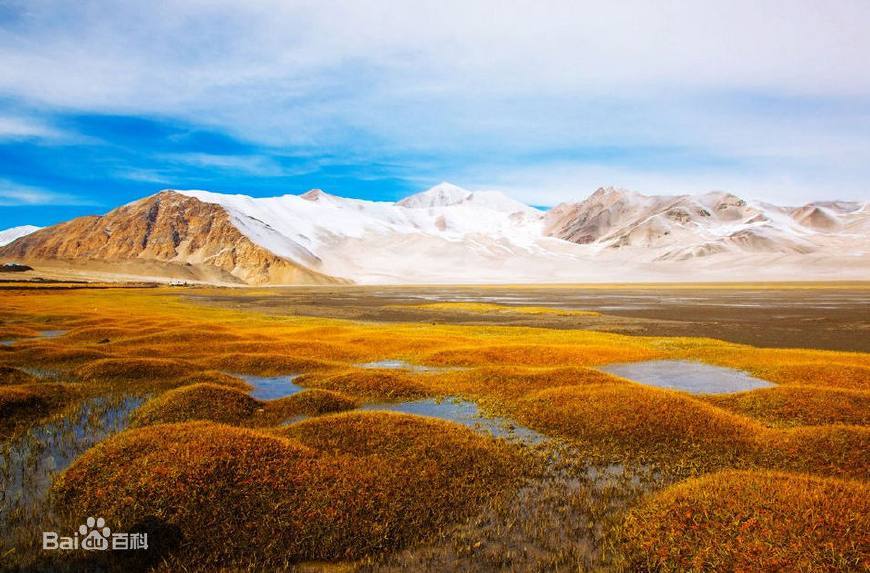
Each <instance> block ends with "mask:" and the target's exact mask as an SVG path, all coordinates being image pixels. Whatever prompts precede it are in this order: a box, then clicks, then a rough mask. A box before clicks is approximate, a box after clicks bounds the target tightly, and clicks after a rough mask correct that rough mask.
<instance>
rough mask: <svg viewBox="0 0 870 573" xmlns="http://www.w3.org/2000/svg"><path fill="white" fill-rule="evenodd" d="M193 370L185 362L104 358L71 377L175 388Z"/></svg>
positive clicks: (193, 371) (195, 369)
mask: <svg viewBox="0 0 870 573" xmlns="http://www.w3.org/2000/svg"><path fill="white" fill-rule="evenodd" d="M197 370H198V368H197V367H196V366H195V365H193V364H191V363H189V362H184V361H180V360H171V359H166V358H104V359H101V360H94V361H93V362H89V363H88V364H85V365H84V366H80V367H79V368H77V369H76V370H75V375H76V376H78V377H79V378H81V379H82V380H84V381H86V382H110V383H113V382H114V383H119V384H126V383H137V382H145V383H152V384H155V385H158V386H159V385H163V384H178V382H179V380H180V379H182V378H184V377H187V376H191V375H193V374H195V373H196V372H197Z"/></svg>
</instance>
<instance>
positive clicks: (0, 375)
mask: <svg viewBox="0 0 870 573" xmlns="http://www.w3.org/2000/svg"><path fill="white" fill-rule="evenodd" d="M36 381H37V378H36V377H35V376H32V375H30V374H28V373H27V372H24V371H23V370H19V369H18V368H13V367H12V366H0V386H2V385H6V384H32V383H34V382H36Z"/></svg>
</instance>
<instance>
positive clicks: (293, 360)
mask: <svg viewBox="0 0 870 573" xmlns="http://www.w3.org/2000/svg"><path fill="white" fill-rule="evenodd" d="M196 363H197V364H199V365H201V366H202V367H204V368H208V369H210V370H221V371H232V372H245V373H247V374H256V375H259V376H280V375H282V374H286V373H287V372H311V371H314V370H329V369H334V368H337V367H339V365H337V364H334V363H329V362H325V361H322V360H314V359H310V358H299V357H295V356H284V355H276V354H265V353H256V354H253V353H252V354H214V355H210V356H207V357H202V358H198V359H196Z"/></svg>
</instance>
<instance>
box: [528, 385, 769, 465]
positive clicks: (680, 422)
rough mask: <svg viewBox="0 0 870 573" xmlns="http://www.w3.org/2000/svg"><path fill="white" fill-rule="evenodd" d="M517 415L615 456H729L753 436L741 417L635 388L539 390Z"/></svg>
mask: <svg viewBox="0 0 870 573" xmlns="http://www.w3.org/2000/svg"><path fill="white" fill-rule="evenodd" d="M517 415H518V417H519V419H520V420H521V421H522V422H524V423H525V424H527V425H528V426H530V427H532V428H535V429H537V430H540V431H543V432H545V433H548V434H550V435H556V436H561V437H564V438H569V439H573V440H578V441H581V442H584V443H588V444H590V445H592V446H594V447H596V448H597V449H598V450H600V451H610V452H613V453H614V454H617V455H619V456H641V455H649V454H678V455H686V454H692V453H695V454H699V455H704V456H708V457H717V458H719V457H721V458H730V457H733V456H735V455H738V454H740V453H741V452H744V451H746V450H748V449H749V448H750V447H751V446H752V443H753V438H754V433H755V428H754V427H753V426H752V425H751V424H749V423H747V421H746V420H745V419H744V418H741V417H739V416H735V415H733V414H730V413H728V412H726V411H724V410H720V409H718V408H715V407H713V406H710V405H708V404H705V403H703V402H701V401H699V400H695V399H693V398H690V397H688V396H686V395H684V394H681V393H679V392H672V391H667V390H659V389H655V388H647V387H644V386H640V385H638V384H623V385H619V384H601V385H590V386H566V387H560V388H552V389H549V390H543V391H540V392H537V393H535V394H532V395H531V396H529V397H528V398H525V399H523V400H521V401H519V403H518V405H517Z"/></svg>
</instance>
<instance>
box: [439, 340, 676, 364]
mask: <svg viewBox="0 0 870 573" xmlns="http://www.w3.org/2000/svg"><path fill="white" fill-rule="evenodd" d="M660 357H661V356H660V355H659V354H658V353H657V352H656V351H654V350H650V349H645V348H638V347H632V346H619V345H617V346H613V345H600V344H554V345H544V344H504V345H478V346H468V347H462V348H451V349H448V350H439V351H436V352H432V353H430V354H428V355H425V356H424V357H423V360H424V362H426V363H428V364H441V365H448V366H488V365H492V364H515V365H519V366H553V365H555V364H564V365H572V366H599V365H602V364H607V363H610V362H630V361H636V360H652V359H654V358H660Z"/></svg>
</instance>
